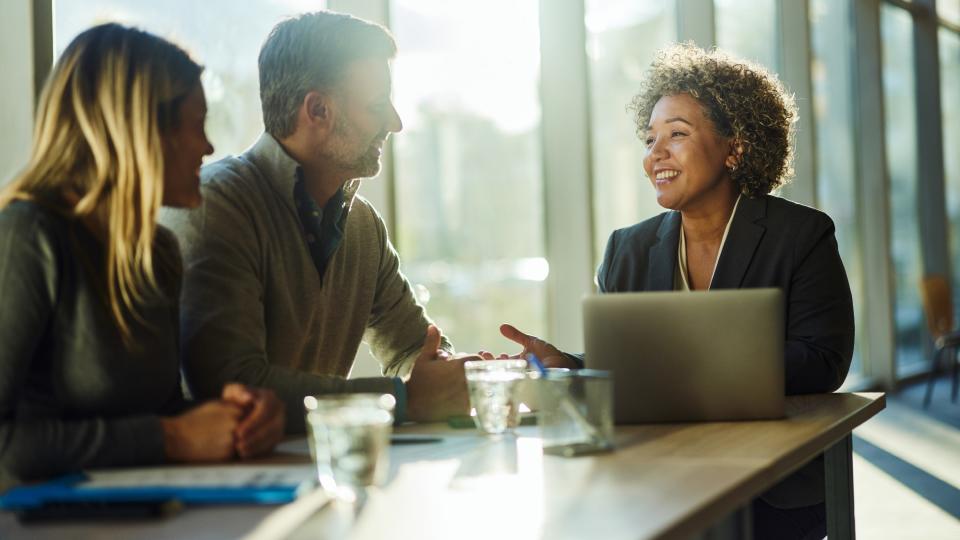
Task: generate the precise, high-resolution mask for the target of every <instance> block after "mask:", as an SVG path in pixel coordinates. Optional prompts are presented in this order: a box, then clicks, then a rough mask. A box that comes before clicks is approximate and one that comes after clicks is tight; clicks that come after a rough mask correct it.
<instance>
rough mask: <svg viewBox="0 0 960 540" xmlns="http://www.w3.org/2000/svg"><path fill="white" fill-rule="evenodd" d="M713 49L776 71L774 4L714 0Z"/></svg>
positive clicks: (765, 0)
mask: <svg viewBox="0 0 960 540" xmlns="http://www.w3.org/2000/svg"><path fill="white" fill-rule="evenodd" d="M714 9H715V12H716V18H717V46H718V47H719V48H721V49H725V50H726V51H728V52H731V53H733V54H735V55H737V56H742V57H744V58H747V59H750V60H753V61H754V62H758V63H760V64H763V65H764V66H766V67H767V69H770V70H773V71H776V69H777V56H776V55H777V44H776V35H775V32H776V30H775V28H776V15H777V11H776V10H777V7H776V1H775V0H714Z"/></svg>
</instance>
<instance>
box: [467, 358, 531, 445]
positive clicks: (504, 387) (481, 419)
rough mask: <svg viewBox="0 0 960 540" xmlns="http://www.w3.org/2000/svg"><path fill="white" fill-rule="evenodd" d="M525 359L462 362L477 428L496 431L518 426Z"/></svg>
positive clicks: (500, 431) (496, 433)
mask: <svg viewBox="0 0 960 540" xmlns="http://www.w3.org/2000/svg"><path fill="white" fill-rule="evenodd" d="M526 371H527V361H526V360H472V361H469V362H465V363H464V372H465V374H466V379H467V388H468V389H469V390H470V406H471V407H473V408H474V410H475V411H476V416H475V417H474V422H476V424H477V427H478V428H479V429H480V431H483V432H484V433H487V434H489V435H499V434H501V433H503V432H505V431H509V430H512V429H513V428H515V427H517V424H519V420H520V400H519V399H518V391H519V388H520V383H521V381H523V379H524V378H525V377H526Z"/></svg>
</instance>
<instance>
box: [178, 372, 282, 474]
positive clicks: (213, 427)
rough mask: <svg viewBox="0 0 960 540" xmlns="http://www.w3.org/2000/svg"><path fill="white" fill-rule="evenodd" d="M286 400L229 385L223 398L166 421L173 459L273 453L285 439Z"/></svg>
mask: <svg viewBox="0 0 960 540" xmlns="http://www.w3.org/2000/svg"><path fill="white" fill-rule="evenodd" d="M284 411H285V407H284V404H283V402H281V401H280V400H279V398H277V396H276V394H275V393H274V392H273V391H272V390H269V389H265V388H254V387H250V386H246V385H244V384H239V383H229V384H226V385H224V387H223V393H222V395H221V397H220V399H216V400H211V401H207V402H204V403H202V404H200V405H198V406H196V407H194V408H192V409H190V410H188V411H186V412H185V413H183V414H181V415H179V416H176V417H171V418H163V419H161V421H160V422H161V426H162V427H163V434H164V452H165V454H166V457H167V459H168V460H169V461H175V462H196V461H224V460H227V459H230V458H232V457H234V456H238V457H240V458H244V459H246V458H251V457H256V456H260V455H263V454H267V453H269V452H270V451H271V450H273V447H274V446H276V445H277V443H279V442H280V440H281V439H282V438H283V428H284V418H285V417H284Z"/></svg>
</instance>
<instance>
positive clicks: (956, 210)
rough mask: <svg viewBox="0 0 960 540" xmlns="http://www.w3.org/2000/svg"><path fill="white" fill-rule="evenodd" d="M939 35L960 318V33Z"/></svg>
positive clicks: (951, 239)
mask: <svg viewBox="0 0 960 540" xmlns="http://www.w3.org/2000/svg"><path fill="white" fill-rule="evenodd" d="M940 1H943V0H940ZM939 38H940V103H941V107H942V111H943V116H942V118H943V149H944V152H943V158H944V164H943V168H944V173H945V174H946V181H947V189H946V192H947V218H948V220H949V224H950V228H949V231H948V241H949V242H950V261H951V263H952V267H953V268H952V269H953V307H954V310H955V311H956V312H957V315H958V317H957V320H960V34H957V33H956V32H953V31H951V30H947V29H946V28H941V29H940V36H939Z"/></svg>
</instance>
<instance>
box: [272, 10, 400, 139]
mask: <svg viewBox="0 0 960 540" xmlns="http://www.w3.org/2000/svg"><path fill="white" fill-rule="evenodd" d="M396 52H397V45H396V42H394V40H393V36H392V35H390V32H389V31H387V29H386V28H384V27H382V26H380V25H378V24H375V23H371V22H367V21H364V20H362V19H358V18H356V17H351V16H350V15H345V14H342V13H334V12H331V11H316V12H313V13H304V14H302V15H297V16H296V17H292V18H289V19H286V20H284V21H283V22H281V23H279V24H277V25H276V26H274V27H273V30H271V31H270V35H268V36H267V40H266V41H265V42H264V43H263V47H261V48H260V60H259V65H260V104H261V106H262V108H263V125H264V128H265V129H266V131H267V133H270V134H271V135H273V136H274V137H276V138H284V137H287V136H289V135H291V134H293V132H294V130H295V129H296V121H297V111H298V110H299V109H300V104H301V103H302V102H303V97H304V96H305V95H306V94H307V93H308V92H310V91H312V90H324V89H329V88H331V87H333V86H334V85H335V84H336V83H337V82H339V81H340V79H341V77H342V76H343V72H344V70H345V69H346V67H347V66H348V65H349V64H350V63H351V62H353V61H355V60H361V59H367V58H383V59H384V60H388V59H390V58H393V56H394V55H395V54H396Z"/></svg>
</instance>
